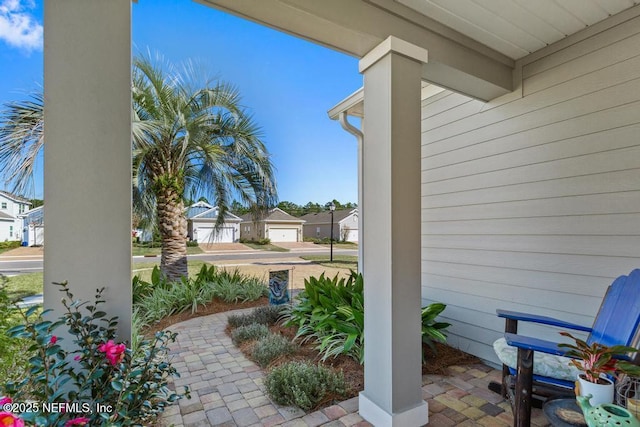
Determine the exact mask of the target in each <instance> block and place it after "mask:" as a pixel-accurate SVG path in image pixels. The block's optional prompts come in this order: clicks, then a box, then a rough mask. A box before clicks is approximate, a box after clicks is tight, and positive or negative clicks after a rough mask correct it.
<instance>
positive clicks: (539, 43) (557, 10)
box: [396, 0, 640, 59]
mask: <svg viewBox="0 0 640 427" xmlns="http://www.w3.org/2000/svg"><path fill="white" fill-rule="evenodd" d="M396 1H397V2H398V3H400V4H403V5H405V6H407V7H409V8H410V9H412V10H415V11H416V12H418V13H420V14H422V15H426V16H429V17H430V18H432V19H435V20H436V21H438V22H440V23H442V24H444V25H446V26H447V27H449V28H452V29H454V30H455V31H458V32H459V33H461V34H464V35H465V36H467V37H470V38H472V39H474V40H476V41H478V42H480V43H482V44H484V45H485V46H488V47H490V48H491V49H494V50H496V51H498V52H500V53H502V54H504V55H506V56H508V57H509V58H512V59H520V58H522V57H524V56H526V55H528V54H530V53H533V52H535V51H537V50H539V49H542V48H544V47H546V46H548V45H550V44H552V43H555V42H557V41H559V40H562V39H563V38H565V37H567V36H570V35H571V34H574V33H577V32H578V31H580V30H583V29H585V28H587V27H590V26H592V25H594V24H597V23H598V22H600V21H603V20H605V19H607V18H608V17H610V16H612V15H615V14H617V13H619V12H622V11H623V10H625V9H628V8H630V7H633V6H635V5H637V4H639V3H640V0H535V1H531V0H455V1H451V0H396Z"/></svg>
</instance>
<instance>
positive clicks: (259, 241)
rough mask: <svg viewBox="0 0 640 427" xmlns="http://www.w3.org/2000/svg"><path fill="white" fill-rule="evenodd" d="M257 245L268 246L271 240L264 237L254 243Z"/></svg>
mask: <svg viewBox="0 0 640 427" xmlns="http://www.w3.org/2000/svg"><path fill="white" fill-rule="evenodd" d="M256 243H257V244H259V245H269V244H271V239H270V238H268V237H265V238H264V239H260V240H258V241H257V242H256Z"/></svg>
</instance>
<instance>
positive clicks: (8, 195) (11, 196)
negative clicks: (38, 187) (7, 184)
mask: <svg viewBox="0 0 640 427" xmlns="http://www.w3.org/2000/svg"><path fill="white" fill-rule="evenodd" d="M0 195H2V196H4V197H6V198H7V199H10V200H13V201H14V202H18V203H26V204H28V205H30V204H31V202H30V201H29V199H25V198H24V197H22V196H16V195H15V194H12V193H9V192H8V191H3V190H0Z"/></svg>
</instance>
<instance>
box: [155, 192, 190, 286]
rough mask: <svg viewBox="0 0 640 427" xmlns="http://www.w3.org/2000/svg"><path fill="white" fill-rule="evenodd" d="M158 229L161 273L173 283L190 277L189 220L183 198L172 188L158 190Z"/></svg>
mask: <svg viewBox="0 0 640 427" xmlns="http://www.w3.org/2000/svg"><path fill="white" fill-rule="evenodd" d="M156 197H157V209H158V211H157V214H158V229H159V232H160V238H161V239H162V256H161V258H160V271H161V272H162V274H163V275H164V276H165V277H166V278H167V279H168V280H171V281H176V280H179V279H180V278H181V277H187V276H188V274H189V273H188V270H187V219H186V218H185V216H184V202H183V201H182V196H181V195H180V194H178V193H177V192H176V191H175V189H173V188H171V187H164V188H161V189H159V190H158V192H157V194H156Z"/></svg>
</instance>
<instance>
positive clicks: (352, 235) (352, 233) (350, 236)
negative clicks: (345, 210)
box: [347, 229, 358, 242]
mask: <svg viewBox="0 0 640 427" xmlns="http://www.w3.org/2000/svg"><path fill="white" fill-rule="evenodd" d="M357 241H358V229H355V230H353V229H351V230H349V232H348V233H347V242H357Z"/></svg>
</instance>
